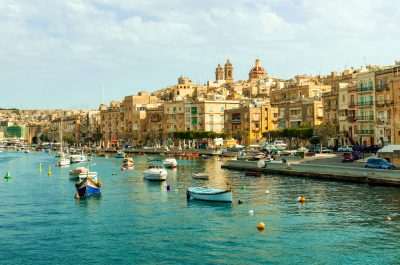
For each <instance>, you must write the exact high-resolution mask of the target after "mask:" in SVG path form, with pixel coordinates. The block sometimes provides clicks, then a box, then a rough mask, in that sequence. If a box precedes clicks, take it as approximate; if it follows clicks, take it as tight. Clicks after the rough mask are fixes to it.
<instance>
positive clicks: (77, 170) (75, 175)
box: [69, 167, 89, 179]
mask: <svg viewBox="0 0 400 265" xmlns="http://www.w3.org/2000/svg"><path fill="white" fill-rule="evenodd" d="M88 172H89V169H87V168H86V167H77V168H75V169H72V170H70V171H69V175H70V176H71V177H70V179H77V178H78V177H79V175H80V174H87V173H88Z"/></svg>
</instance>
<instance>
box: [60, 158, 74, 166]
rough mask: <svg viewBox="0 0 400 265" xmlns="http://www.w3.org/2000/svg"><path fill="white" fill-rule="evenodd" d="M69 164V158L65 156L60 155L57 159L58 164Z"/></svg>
mask: <svg viewBox="0 0 400 265" xmlns="http://www.w3.org/2000/svg"><path fill="white" fill-rule="evenodd" d="M70 164H71V160H70V158H67V157H65V156H63V157H61V158H60V160H58V166H60V167H63V166H69V165H70Z"/></svg>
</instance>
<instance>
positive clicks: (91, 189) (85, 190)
mask: <svg viewBox="0 0 400 265" xmlns="http://www.w3.org/2000/svg"><path fill="white" fill-rule="evenodd" d="M76 191H77V192H78V194H79V196H81V197H85V196H90V195H92V194H99V193H100V187H99V186H98V185H97V184H96V183H94V182H93V181H92V180H90V179H89V178H85V179H84V180H82V181H81V182H80V183H77V184H76Z"/></svg>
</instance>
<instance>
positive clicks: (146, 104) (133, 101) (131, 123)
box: [122, 92, 158, 144]
mask: <svg viewBox="0 0 400 265" xmlns="http://www.w3.org/2000/svg"><path fill="white" fill-rule="evenodd" d="M157 101H158V100H157V97H156V96H151V95H149V94H148V93H146V92H139V93H138V95H134V96H126V97H125V98H124V100H123V102H122V109H123V124H124V137H123V139H124V140H125V141H126V142H127V143H129V144H133V143H134V142H135V141H139V140H141V139H142V138H143V133H144V132H145V130H146V109H147V108H154V107H157Z"/></svg>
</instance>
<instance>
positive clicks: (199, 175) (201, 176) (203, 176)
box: [192, 173, 208, 180]
mask: <svg viewBox="0 0 400 265" xmlns="http://www.w3.org/2000/svg"><path fill="white" fill-rule="evenodd" d="M192 177H193V178H194V179H204V180H206V179H208V175H207V174H206V173H193V175H192Z"/></svg>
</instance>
